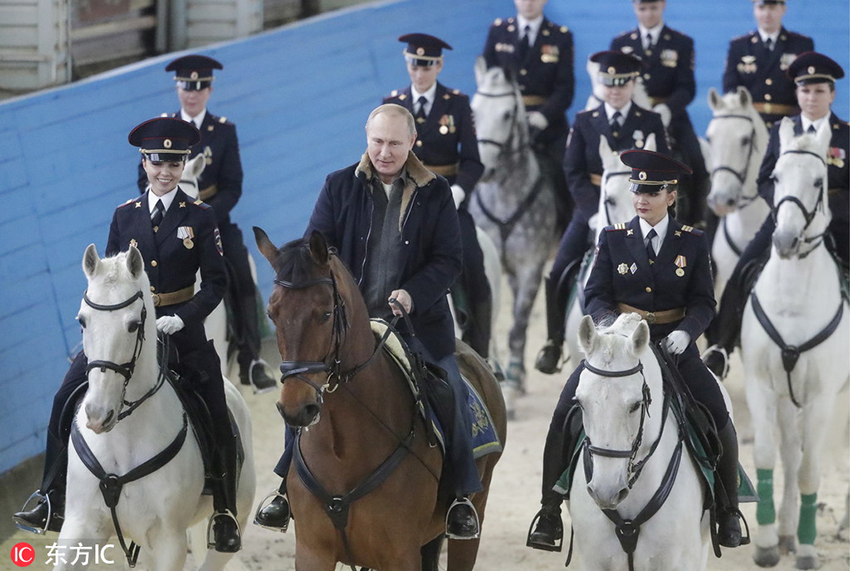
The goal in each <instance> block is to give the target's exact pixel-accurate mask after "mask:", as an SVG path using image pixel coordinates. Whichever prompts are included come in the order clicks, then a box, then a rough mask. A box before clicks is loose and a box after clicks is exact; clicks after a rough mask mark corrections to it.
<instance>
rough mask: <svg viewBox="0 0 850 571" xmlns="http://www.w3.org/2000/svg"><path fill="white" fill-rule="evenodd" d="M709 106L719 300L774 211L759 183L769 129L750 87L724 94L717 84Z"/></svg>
mask: <svg viewBox="0 0 850 571" xmlns="http://www.w3.org/2000/svg"><path fill="white" fill-rule="evenodd" d="M708 104H709V106H710V107H711V109H712V111H713V112H714V116H713V118H712V120H711V122H710V123H709V124H708V129H707V131H706V136H707V137H708V144H709V147H710V154H711V159H712V163H713V168H712V170H711V192H710V193H709V195H708V205H709V207H711V209H712V210H713V211H714V213H715V214H717V216H719V217H720V224H719V226H718V228H717V234H716V235H715V236H714V243H713V244H712V246H711V257H712V259H713V260H714V264H715V272H714V284H715V286H714V287H715V290H714V291H715V298H717V299H718V300H719V299H720V297H721V294H722V293H723V288H724V287H725V286H726V282H727V281H728V280H729V276H731V275H732V270H733V269H734V268H735V264H737V263H738V259H739V258H740V257H741V252H743V251H744V248H746V246H747V244H749V243H750V240H752V239H753V236H755V233H756V232H757V231H758V229H759V228H760V227H761V225H762V223H763V222H764V219H765V217H767V214H768V212H769V211H770V207H769V206H768V204H767V203H766V202H765V201H764V200H762V199H761V197H760V196H759V193H758V188H757V186H756V179H757V178H758V173H759V166H761V161H762V159H763V158H764V153H765V151H766V150H767V141H768V133H767V127H765V125H764V121H763V120H762V118H761V116H759V114H758V112H757V111H756V109H755V107H753V100H752V97H751V96H750V92H749V91H747V88H746V87H738V91H737V92H735V93H727V94H726V95H724V96H722V97H721V96H720V95H718V94H717V91H715V90H714V88H713V87H712V88H711V89H710V90H709V93H708Z"/></svg>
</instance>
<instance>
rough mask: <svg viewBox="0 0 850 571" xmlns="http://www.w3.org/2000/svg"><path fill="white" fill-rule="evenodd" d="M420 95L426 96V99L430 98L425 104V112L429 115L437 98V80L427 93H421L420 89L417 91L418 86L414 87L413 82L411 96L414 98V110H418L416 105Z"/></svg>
mask: <svg viewBox="0 0 850 571" xmlns="http://www.w3.org/2000/svg"><path fill="white" fill-rule="evenodd" d="M420 97H425V99H427V100H428V102H427V103H426V104H425V114H426V115H427V114H428V113H430V112H431V106H432V105H433V104H434V99H436V97H437V82H436V81H435V82H434V85H432V86H431V87H430V88H429V89H428V91H426V92H425V93H419V92H418V91H416V88H415V87H413V84H412V83H411V84H410V98H411V99H413V111H414V112H416V105H418V103H419V98H420Z"/></svg>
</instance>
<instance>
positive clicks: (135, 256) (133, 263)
mask: <svg viewBox="0 0 850 571" xmlns="http://www.w3.org/2000/svg"><path fill="white" fill-rule="evenodd" d="M127 270H129V272H130V275H131V276H132V277H133V279H134V280H137V279H139V276H140V275H142V272H143V271H145V261H144V260H143V259H142V253H141V252H140V251H139V249H138V248H136V247H135V246H130V248H129V249H128V250H127Z"/></svg>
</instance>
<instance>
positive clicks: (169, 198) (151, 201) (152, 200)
mask: <svg viewBox="0 0 850 571" xmlns="http://www.w3.org/2000/svg"><path fill="white" fill-rule="evenodd" d="M175 196H177V187H176V186H175V187H174V190H172V191H171V192H169V193H167V194H165V195H163V196H157V195H156V194H154V193H153V191H151V190H148V210H149V211H150V213H151V214H153V209H154V208H155V207H156V201H157V200H161V201H162V205H163V206H164V207H165V212H168V209H169V208H170V207H171V203H172V202H174V197H175Z"/></svg>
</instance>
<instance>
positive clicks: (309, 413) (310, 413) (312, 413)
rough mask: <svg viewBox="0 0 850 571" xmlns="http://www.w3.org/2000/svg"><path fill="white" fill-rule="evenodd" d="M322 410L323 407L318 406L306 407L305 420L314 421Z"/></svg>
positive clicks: (310, 405)
mask: <svg viewBox="0 0 850 571" xmlns="http://www.w3.org/2000/svg"><path fill="white" fill-rule="evenodd" d="M320 410H321V407H319V405H318V404H308V405H307V406H305V407H304V418H305V419H306V420H313V419H314V418H316V415H318V414H319V411H320Z"/></svg>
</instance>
